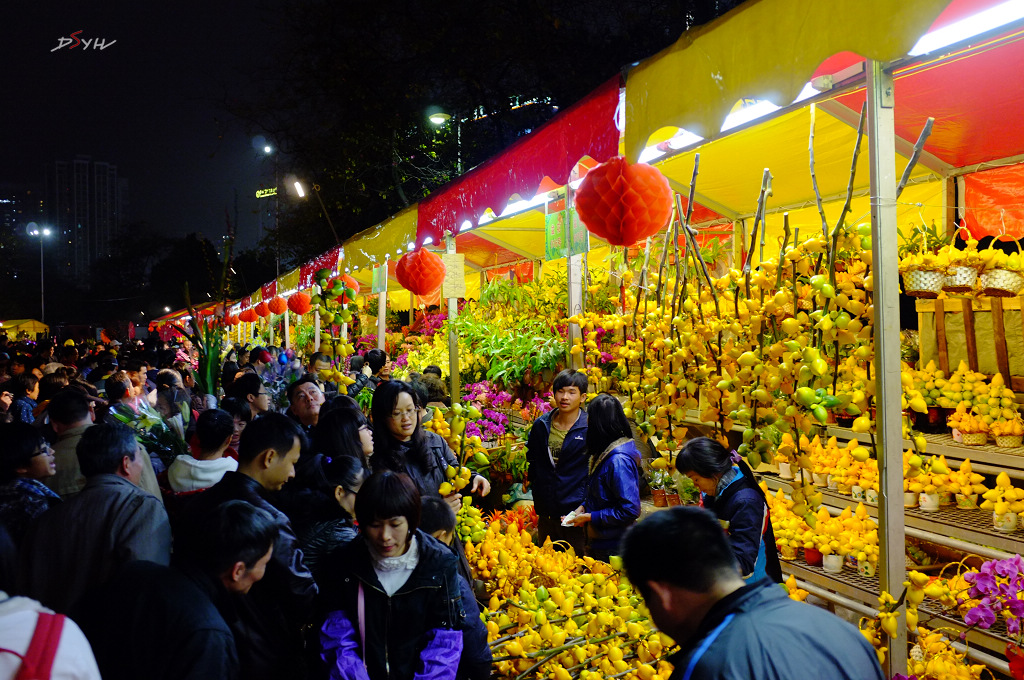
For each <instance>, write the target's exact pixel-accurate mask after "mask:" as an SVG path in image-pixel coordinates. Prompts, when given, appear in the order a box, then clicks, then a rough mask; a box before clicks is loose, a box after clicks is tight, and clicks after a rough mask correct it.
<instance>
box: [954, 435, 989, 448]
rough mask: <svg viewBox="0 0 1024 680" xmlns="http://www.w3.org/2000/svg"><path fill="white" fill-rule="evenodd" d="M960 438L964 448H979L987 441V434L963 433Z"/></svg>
mask: <svg viewBox="0 0 1024 680" xmlns="http://www.w3.org/2000/svg"><path fill="white" fill-rule="evenodd" d="M960 437H961V438H962V439H963V441H962V443H963V445H964V446H981V445H983V444H984V443H985V442H987V441H988V434H987V433H985V432H963V433H961V434H960Z"/></svg>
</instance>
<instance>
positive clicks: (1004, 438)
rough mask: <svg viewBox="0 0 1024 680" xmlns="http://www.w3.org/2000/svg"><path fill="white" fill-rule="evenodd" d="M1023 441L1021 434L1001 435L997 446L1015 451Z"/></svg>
mask: <svg viewBox="0 0 1024 680" xmlns="http://www.w3.org/2000/svg"><path fill="white" fill-rule="evenodd" d="M1022 440H1024V437H1021V436H1020V435H1019V434H1001V435H997V436H996V446H999V447H1002V448H1007V449H1015V448H1017V447H1018V446H1020V443H1021V441H1022Z"/></svg>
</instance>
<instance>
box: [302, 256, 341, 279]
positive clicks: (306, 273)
mask: <svg viewBox="0 0 1024 680" xmlns="http://www.w3.org/2000/svg"><path fill="white" fill-rule="evenodd" d="M340 256H341V246H335V247H333V248H331V249H330V250H328V251H327V252H326V253H324V254H323V255H318V256H317V257H314V258H313V259H312V260H310V261H309V262H307V263H306V264H304V265H302V267H301V269H300V270H299V288H309V287H310V286H312V285H313V275H314V274H316V273H317V272H318V271H319V270H321V269H330V270H332V271H333V270H334V268H335V267H337V266H338V258H339V257H340Z"/></svg>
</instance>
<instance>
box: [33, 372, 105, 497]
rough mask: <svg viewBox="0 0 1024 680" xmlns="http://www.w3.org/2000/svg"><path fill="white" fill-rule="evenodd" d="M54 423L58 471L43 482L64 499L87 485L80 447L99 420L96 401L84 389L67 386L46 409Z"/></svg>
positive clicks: (54, 451)
mask: <svg viewBox="0 0 1024 680" xmlns="http://www.w3.org/2000/svg"><path fill="white" fill-rule="evenodd" d="M46 413H47V415H49V417H50V426H51V427H53V431H54V433H55V434H56V435H57V443H56V444H54V445H53V460H54V463H55V464H56V465H57V474H55V475H53V476H52V477H47V478H46V479H44V480H43V483H44V484H46V485H47V486H48V487H50V488H51V489H52V490H53V491H54V492H56V493H57V494H58V495H60V496H61V497H63V498H65V499H66V498H67V497H68V496H73V495H75V494H77V493H78V492H79V491H81V490H82V488H83V487H85V475H83V474H82V470H81V468H79V467H78V453H77V452H76V450H75V449H76V447H77V446H78V441H79V440H80V439H81V438H82V434H83V433H84V432H85V431H86V430H87V429H88V428H90V427H92V423H93V421H94V420H95V419H96V413H95V412H94V411H93V401H92V400H91V399H89V397H87V396H86V395H85V393H84V392H82V391H81V390H77V389H73V388H68V387H65V388H64V389H62V390H61V391H60V392H58V393H57V394H56V395H54V397H53V399H51V400H50V405H49V406H47V408H46Z"/></svg>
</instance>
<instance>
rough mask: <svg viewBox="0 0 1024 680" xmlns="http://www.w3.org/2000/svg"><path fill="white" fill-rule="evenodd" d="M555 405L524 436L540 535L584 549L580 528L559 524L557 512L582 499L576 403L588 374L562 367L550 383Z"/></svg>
mask: <svg viewBox="0 0 1024 680" xmlns="http://www.w3.org/2000/svg"><path fill="white" fill-rule="evenodd" d="M551 392H552V393H553V394H554V395H555V406H556V410H554V411H551V412H550V413H545V414H544V415H542V416H541V417H540V418H538V419H537V420H536V421H535V422H534V423H533V428H532V429H531V430H530V437H529V439H528V440H527V442H526V460H527V461H528V462H529V465H530V467H529V475H528V476H529V480H530V487H531V488H532V489H533V504H534V506H535V507H536V510H537V518H538V523H537V524H538V527H537V528H538V531H539V533H540V539H541V541H543V540H544V539H545V538H548V537H550V538H551V540H552V541H559V540H561V541H566V542H567V543H568V544H569V545H571V546H572V547H573V548H574V549H575V550H576V554H578V555H582V554H583V545H584V542H585V540H584V537H585V534H584V530H583V529H582V528H580V527H563V526H562V520H561V518H562V517H563V516H565V515H567V514H569V512H571V511H572V510H575V509H576V508H577V507H578V506H579V505H580V504H581V503H583V496H584V494H585V493H586V491H587V446H586V444H587V441H586V440H587V413H586V411H584V410H583V409H582V408H581V407H582V405H583V397H584V396H585V395H586V393H587V376H586V374H585V373H583V372H581V371H575V370H573V369H566V370H564V371H562V372H561V373H559V374H558V375H557V376H555V381H554V382H553V383H552V385H551Z"/></svg>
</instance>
